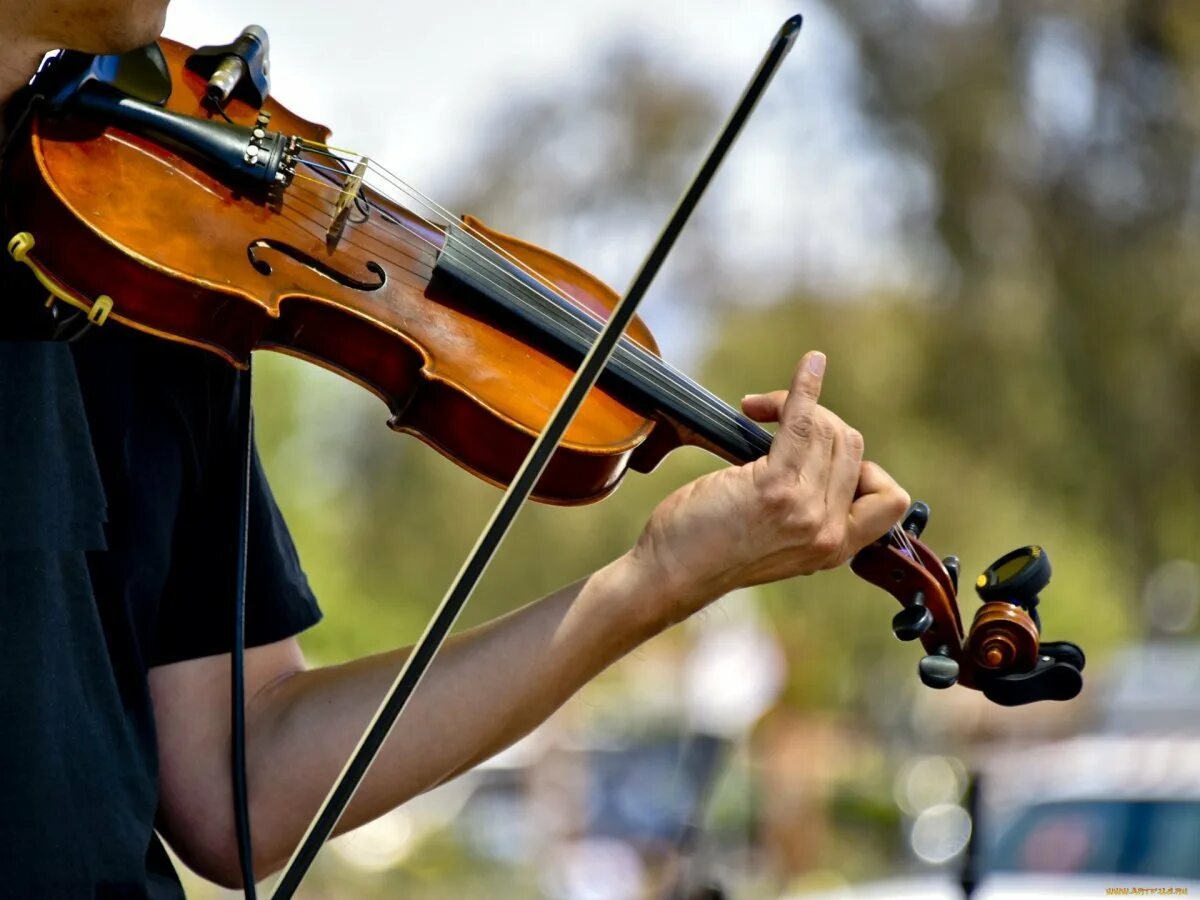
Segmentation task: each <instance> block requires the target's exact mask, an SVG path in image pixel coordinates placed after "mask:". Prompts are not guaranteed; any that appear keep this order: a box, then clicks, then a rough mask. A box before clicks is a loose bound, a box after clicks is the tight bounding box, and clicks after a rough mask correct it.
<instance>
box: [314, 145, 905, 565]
mask: <svg viewBox="0 0 1200 900" xmlns="http://www.w3.org/2000/svg"><path fill="white" fill-rule="evenodd" d="M305 149H308V150H310V151H312V152H314V153H317V154H319V155H323V156H326V157H329V158H331V159H336V160H338V161H339V163H341V164H342V165H343V166H344V165H346V164H347V162H348V160H345V159H343V158H342V157H341V156H339V155H337V153H335V152H330V151H333V150H335V149H336V148H331V147H324V148H317V147H313V146H311V145H310V143H309V142H306V143H305ZM341 152H344V153H346V154H347V155H350V156H351V157H353V158H355V159H366V161H367V168H368V171H374V172H376V173H377V174H379V175H380V176H381V177H383V178H384V179H385V180H386V181H389V182H391V183H392V184H393V186H394V187H396V188H397V189H398V190H400V191H401V192H402V193H404V194H407V195H408V196H409V197H411V198H412V199H414V200H416V201H417V202H418V204H419V205H420V206H423V207H425V208H426V209H428V210H429V211H431V212H433V213H434V214H435V218H440V219H442V225H443V227H445V228H448V227H449V226H450V225H451V224H452V223H453V224H457V225H459V227H462V228H463V229H464V230H465V231H467V232H468V233H470V234H471V236H472V237H475V238H477V239H478V240H480V241H482V242H484V243H485V245H486V246H487V247H488V248H489V249H492V250H493V252H496V253H498V254H500V255H502V256H503V257H504V258H506V259H507V260H508V261H509V262H510V263H512V264H514V265H516V266H518V267H520V269H521V270H522V271H524V272H526V273H527V274H529V275H530V276H531V277H533V278H535V279H537V281H538V282H539V283H541V284H543V285H544V286H545V287H546V288H548V289H549V290H551V291H553V292H554V293H555V294H556V295H557V296H558V297H559V298H560V299H561V300H563V301H565V302H566V303H567V304H568V305H569V311H570V312H572V313H575V314H576V315H577V318H578V320H579V323H580V324H583V325H585V327H595V326H601V327H602V324H603V323H601V322H599V321H598V320H593V321H588V320H589V319H591V318H592V317H591V316H590V314H588V313H587V311H582V312H583V313H584V315H583V316H578V312H580V310H579V307H578V306H577V305H576V304H575V303H574V302H573V301H571V300H570V299H569V298H568V297H566V296H565V295H564V294H563V292H562V291H561V289H560V288H559V287H558V286H557V285H556V284H555V283H554V282H553V281H551V280H550V279H549V278H547V277H545V276H543V275H542V274H541V273H539V272H537V271H536V269H534V268H533V267H531V266H528V265H527V264H526V263H524V262H523V261H522V260H520V259H518V258H516V257H514V256H513V255H512V254H510V253H508V252H507V251H505V250H504V248H502V247H500V246H499V245H497V244H496V243H495V242H494V241H493V240H491V238H489V237H488V236H487V235H485V234H482V233H481V232H479V231H478V230H477V229H475V228H473V227H472V226H471V225H469V224H468V223H466V222H465V221H463V220H461V219H459V218H458V217H455V216H453V214H452V213H450V212H449V211H448V210H446V209H445V208H444V207H442V206H441V205H440V204H438V203H436V202H435V201H433V200H431V199H430V198H428V197H427V196H425V195H424V194H423V193H421V192H420V191H418V190H416V189H415V188H413V187H412V186H411V185H408V184H407V183H406V182H404V181H403V180H402V179H400V178H399V177H397V176H395V175H394V174H393V173H391V172H389V171H388V170H387V169H386V168H385V167H383V166H381V165H379V164H378V163H376V162H375V161H373V160H371V159H369V158H365V157H360V156H358V154H353V153H351V152H350V151H341ZM304 163H305V165H306V166H308V167H310V168H312V169H315V170H318V171H320V172H322V173H328V174H330V175H335V176H339V177H342V178H346V177H348V176H349V174H350V173H349V171H348V170H347V169H346V168H333V167H330V166H322V165H320V164H318V163H314V162H313V161H312V160H304ZM296 177H302V178H304V180H305V181H308V182H311V183H313V184H315V185H317V186H318V187H319V188H321V189H322V190H330V191H337V192H339V193H340V191H341V190H342V188H341V187H340V186H339V185H337V184H336V183H334V182H333V181H331V180H322V179H317V178H312V177H306V176H300V175H298V174H297V176H296ZM364 186H366V187H368V188H370V189H372V190H376V191H378V192H379V193H380V195H381V196H384V197H388V198H389V199H391V200H392V201H393V202H395V198H394V197H390V196H389V194H388V192H387V191H383V190H379V188H378V187H377V186H373V185H370V184H367V183H366V182H364ZM366 204H367V206H368V208H369V209H373V210H374V211H375V212H376V213H377V214H378V215H379V217H380V218H381V219H383V220H384V221H386V222H390V223H391V224H393V225H395V226H398V227H399V228H400V229H401V231H402V233H403V234H402V238H403V239H404V240H405V241H406V243H407V244H409V245H410V247H415V246H418V244H417V243H416V242H421V243H424V244H427V245H428V247H429V250H423V251H419V252H420V253H421V255H424V254H426V253H429V252H430V251H432V253H433V254H436V253H437V252H439V251H440V248H439V247H438V246H437V245H436V244H435V243H434V242H433V241H432V240H430V239H429V238H428V237H426V236H424V235H421V234H419V233H418V232H416V231H415V230H414V229H413V228H412V227H411V226H410V225H409V224H408V223H406V222H403V221H402V220H400V219H398V218H397V217H396V216H395V215H393V214H392V213H391V211H390V210H387V209H385V208H383V207H381V206H379V205H378V204H377V203H374V202H372V201H371V200H370V199H369V197H368V198H366ZM399 205H400V206H401V207H404V206H405V204H399ZM353 224H355V225H356V226H357V228H358V229H362V228H364V227H366V226H372V227H376V228H379V226H378V225H376V224H375V223H373V222H371V221H370V220H369V219H364V220H362V221H356V222H354V223H353ZM387 233H388V234H389V235H391V234H393V232H387ZM413 238H416V242H414V241H413ZM372 240H375V241H376V242H378V243H380V244H382V245H383V246H385V247H389V248H391V247H392V246H393V245H391V244H390V243H388V242H386V241H383V240H382V239H380V238H372ZM360 249H364V250H365V248H360ZM464 249H466V250H467V251H468V252H470V253H472V254H473V255H474V256H475V257H476V258H477V259H478V260H479V262H480V264H481V265H485V266H488V267H490V268H491V269H492V270H494V271H495V272H496V273H497V274H500V275H504V276H507V277H508V278H509V279H511V280H512V281H514V282H515V283H517V284H520V282H518V281H516V279H515V276H513V275H512V273H510V272H508V271H507V270H506V269H504V268H503V267H501V266H499V265H497V264H496V263H495V262H494V261H492V260H490V259H488V258H487V257H486V256H484V255H483V254H482V253H480V252H478V251H476V250H475V249H474V248H472V247H469V246H468V247H465V248H464ZM393 264H394V263H393ZM414 274H415V273H414ZM488 282H489V284H491V286H493V287H495V288H496V289H498V290H502V291H504V292H505V293H506V295H507V296H509V297H510V299H513V300H515V301H518V302H519V301H521V300H522V299H523V298H522V297H521V296H520V295H518V294H516V293H514V292H512V291H510V290H507V289H506V286H505V285H502V284H499V283H496V282H495V281H492V280H491V279H488ZM522 286H523V285H522ZM625 340H626V341H627V343H629V344H631V345H634V342H632V341H628V340H627V339H625ZM655 359H657V357H655ZM663 368H664V369H666V370H669V374H673V375H678V376H679V379H680V381H681V382H682V383H681V384H680V385H679V386H680V387H683V386H684V384H685V383H686V385H688V386H692V385H694V386H695V387H696V388H700V386H699V385H696V384H695V382H693V381H692V380H691V379H688V378H687V377H686V376H684V375H683V374H682V373H679V372H678V370H674V369H673V368H672V367H670V366H669V365H666V364H663ZM687 393H692V394H694V396H693V397H692V398H690V399H696V396H695V395H698V397H699V399H700V400H701V401H702V402H705V401H707V403H706V405H707V406H709V407H710V410H711V411H712V412H714V413H716V414H718V415H720V414H722V413H724V414H726V419H727V421H734V422H737V421H738V417H737V416H736V413H734V412H733V410H732V408H731V407H729V406H728V405H727V404H725V403H724V401H721V400H720V399H719V398H717V397H716V396H715V395H712V394H710V393H709V392H708V391H705V390H703V389H701V390H699V391H695V392H692V391H688V392H687ZM705 394H707V395H708V396H704V395H705ZM685 399H687V398H685ZM764 434H766V432H764ZM768 440H769V435H768ZM768 446H769V445H768ZM765 451H766V448H764V450H763V452H764V453H765ZM888 535H889V536H890V537H891V538H892V539H893V540H894V541H895V543H897V544H898V545H899V547H900V549H901V550H902V551H903V552H904V553H905V554H906V555H907V556H909V557H910V559H911V560H912V561H913V562H914V563H916V564H917V565H919V566H920V567H921V568H923V569H924V568H926V566H925V563H924V560H923V559H922V558H921V556H920V554H918V553H917V551H916V548H915V547H914V546H913V543H912V541H911V539H910V538H909V535H908V533H907V531H905V529H904V528H903V527H901V526H900V525H899V524H898V523H897V524H895V525H893V526H892V527H891V528H890V529H889V531H888Z"/></svg>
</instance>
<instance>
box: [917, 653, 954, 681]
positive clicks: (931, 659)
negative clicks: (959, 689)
mask: <svg viewBox="0 0 1200 900" xmlns="http://www.w3.org/2000/svg"><path fill="white" fill-rule="evenodd" d="M917 674H918V675H920V676H921V682H922V683H923V684H924V685H925V686H926V687H931V688H935V689H936V690H944V689H945V688H948V687H952V686H953V685H954V684H956V683H957V682H958V661H957V660H955V659H952V658H951V656H950V648H949V647H939V648H938V650H937V652H936V653H931V654H929V655H928V656H923V657H921V661H920V662H919V663H918V664H917Z"/></svg>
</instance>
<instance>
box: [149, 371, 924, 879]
mask: <svg viewBox="0 0 1200 900" xmlns="http://www.w3.org/2000/svg"><path fill="white" fill-rule="evenodd" d="M810 363H812V364H811V365H810ZM818 363H823V359H819V360H817V359H814V358H813V357H812V356H811V355H810V357H808V358H806V360H805V363H803V364H802V365H801V366H800V367H799V368H798V369H797V373H796V376H795V379H794V381H793V384H792V388H791V390H790V391H779V392H776V393H774V394H769V395H762V396H759V397H755V398H751V399H749V400H748V401H747V402H746V403H745V407H746V410H747V412H748V413H749V414H751V415H754V416H755V417H757V418H760V419H779V421H780V430H779V433H778V435H777V436H776V439H775V441H774V444H773V446H772V448H771V452H770V454H768V456H766V457H764V458H763V459H760V460H758V461H756V462H754V463H751V464H749V465H746V466H741V467H735V468H728V469H723V470H721V471H719V472H714V473H713V474H711V475H709V476H706V477H704V478H701V479H699V480H698V481H695V482H692V483H691V484H688V485H685V486H684V487H683V488H681V489H680V490H678V491H676V492H675V493H674V494H672V495H671V496H670V497H668V498H667V499H666V500H665V501H664V502H663V503H662V504H661V505H660V506H659V508H658V509H657V510H656V511H655V513H654V515H653V516H652V517H651V520H650V522H649V523H648V524H647V526H646V529H645V531H644V533H643V535H642V538H641V539H640V540H639V542H638V544H637V546H636V547H635V548H633V549H632V550H631V551H630V552H629V553H627V554H625V555H624V556H622V557H621V558H619V559H618V560H616V561H615V562H613V563H611V564H609V565H608V566H606V567H604V568H603V569H601V570H599V571H598V572H596V573H595V574H594V575H592V576H591V577H589V578H587V579H585V580H584V581H582V582H579V583H578V584H575V585H572V586H571V587H568V588H565V589H563V590H561V591H559V592H557V593H555V594H552V595H550V596H549V597H546V598H543V599H542V600H539V601H537V602H535V603H532V604H530V605H528V606H526V607H524V608H522V609H520V610H517V611H516V612H514V613H511V614H509V615H507V616H504V617H502V618H500V619H497V620H495V621H493V622H491V623H489V624H487V625H484V626H482V627H480V628H477V629H474V630H472V631H469V632H467V633H465V634H463V635H460V636H458V637H456V638H454V639H453V640H452V641H451V642H450V643H449V644H448V646H447V647H446V649H445V651H444V652H443V653H442V654H441V655H439V657H438V659H437V661H436V662H435V663H434V665H433V666H432V667H431V668H430V671H429V673H428V674H427V676H426V678H425V681H424V683H423V684H422V685H421V687H420V689H418V691H417V692H416V694H415V695H414V697H413V700H412V702H411V704H410V707H409V710H408V711H407V712H406V714H405V716H404V717H403V718H402V719H401V721H400V724H399V726H398V727H397V729H396V731H395V732H394V733H393V734H392V735H391V737H390V738H389V739H388V741H387V742H386V743H385V745H384V749H383V752H382V754H381V755H380V757H379V759H378V760H377V762H376V763H375V765H374V767H373V768H372V769H371V772H370V773H369V775H368V776H367V778H366V779H365V781H364V783H363V785H362V788H361V789H360V791H359V792H358V795H357V796H356V797H355V800H354V802H353V803H352V804H351V806H350V808H349V810H348V811H347V814H346V816H345V817H344V818H343V821H342V823H341V827H342V828H349V827H353V826H354V825H357V824H361V823H362V822H365V821H367V820H369V819H371V818H373V817H375V816H377V815H379V814H381V813H383V812H385V811H387V810H388V809H391V808H392V807H395V806H397V805H399V804H401V803H403V802H404V801H405V800H407V799H409V798H411V797H413V796H415V795H416V794H418V793H420V792H422V791H425V790H427V789H429V788H431V787H433V786H435V785H437V784H439V783H441V782H442V781H444V780H446V779H447V778H449V777H452V776H453V775H455V774H457V773H459V772H461V771H464V770H465V769H467V768H470V767H471V766H472V765H474V764H476V763H478V762H480V761H481V760H483V759H485V758H487V757H488V756H490V755H492V754H493V753H495V752H497V751H499V750H500V749H502V748H504V747H505V746H507V745H509V744H511V743H512V742H513V741H515V740H517V739H518V738H519V737H521V736H522V735H524V734H526V733H527V732H529V731H530V730H532V729H533V728H534V727H535V726H536V725H538V724H539V723H540V722H542V721H543V720H544V719H546V717H548V716H549V715H550V714H551V713H552V712H553V711H554V710H555V709H557V708H558V707H559V706H560V705H561V704H562V703H563V702H564V701H565V700H567V699H568V698H569V697H570V696H571V695H572V694H574V693H575V692H576V691H577V690H578V689H579V688H580V687H582V686H583V685H584V684H585V683H586V682H588V681H589V680H591V679H592V678H593V677H595V676H596V675H597V674H598V673H600V672H601V671H602V670H603V669H605V668H606V667H607V666H609V665H610V664H612V663H613V662H614V661H616V660H617V659H619V658H620V657H621V656H623V655H624V654H625V653H627V652H629V651H630V650H631V649H633V648H634V647H636V646H637V645H638V644H640V643H642V642H643V641H645V640H647V639H648V638H649V637H651V636H652V635H654V634H656V633H657V632H659V631H661V630H663V629H664V628H666V627H668V626H669V625H671V624H672V623H674V622H677V621H679V620H681V619H683V618H686V617H687V616H689V615H691V614H692V613H693V612H695V611H696V610H698V609H701V608H702V607H704V606H705V605H706V604H707V603H709V602H710V601H712V600H713V599H715V598H716V597H718V596H720V595H721V594H723V593H726V592H727V591H729V590H731V589H733V588H736V587H739V586H742V585H749V584H757V583H761V582H764V581H773V580H777V579H781V578H786V577H789V576H791V575H795V574H801V573H805V574H807V573H811V572H815V571H817V570H820V569H825V568H832V567H833V566H837V565H840V564H841V563H843V562H845V561H846V560H847V559H849V557H850V556H851V555H852V554H853V553H854V552H856V551H857V550H858V549H860V548H861V547H863V546H865V545H866V544H867V543H869V542H870V541H872V540H874V539H875V538H877V537H878V536H879V535H881V534H883V533H884V532H885V531H886V530H887V529H888V528H889V527H890V526H891V525H892V524H894V523H895V522H896V521H897V519H898V518H899V517H900V515H902V513H903V511H904V509H905V507H906V506H907V503H908V498H907V496H906V495H905V494H904V492H903V491H902V490H901V489H900V488H899V487H898V486H897V485H896V483H895V482H894V481H892V480H891V478H890V477H889V476H888V475H887V474H886V473H885V472H883V470H882V469H880V468H879V467H878V466H874V465H873V464H871V463H864V462H863V461H862V452H863V445H862V439H861V436H859V435H858V433H857V432H856V431H854V430H853V429H851V428H849V427H847V426H846V425H845V423H843V422H842V421H841V420H840V419H838V418H837V417H836V416H834V415H833V414H832V413H830V412H828V411H827V410H824V409H822V408H821V407H819V406H817V398H818V395H819V391H820V383H821V370H822V365H820V364H818ZM407 652H408V651H407V649H403V650H397V651H393V652H390V653H385V654H381V655H378V656H373V657H368V658H365V659H359V660H354V661H352V662H349V663H346V664H345V665H341V666H335V667H330V668H325V669H316V670H311V671H306V670H305V669H304V665H303V660H302V658H301V656H300V653H299V649H298V647H297V645H296V643H295V642H294V641H283V642H280V643H278V644H274V645H271V646H269V647H263V648H258V649H256V650H253V651H251V652H250V653H249V654H247V685H248V696H249V697H250V700H249V702H248V706H247V709H248V729H249V740H248V755H249V766H250V771H249V781H250V790H251V820H252V824H253V831H254V845H255V851H256V860H255V862H256V871H258V872H260V873H263V874H265V873H266V872H268V871H270V870H272V869H274V868H276V867H278V866H279V865H281V864H282V863H283V862H284V861H286V858H287V856H288V855H289V854H290V853H291V851H292V849H293V847H294V846H295V845H296V843H297V842H298V841H299V839H300V836H301V835H302V833H303V830H304V828H305V826H306V825H307V823H308V821H309V819H310V818H311V817H312V815H313V814H314V812H315V811H316V809H317V807H318V806H319V804H320V801H321V800H322V799H323V797H324V796H325V793H326V792H327V791H328V789H329V787H330V785H331V784H332V782H333V780H334V778H335V776H336V775H337V773H338V772H339V771H340V770H341V768H342V766H343V764H344V763H345V760H346V758H347V757H348V756H349V754H350V751H351V750H352V748H353V747H354V745H355V743H356V741H357V739H358V736H359V734H360V733H361V732H362V730H363V728H364V727H365V725H366V723H367V722H368V721H369V719H370V716H371V714H372V713H373V711H374V709H375V707H376V705H377V704H378V703H379V701H380V699H381V698H382V695H383V693H384V691H385V690H386V688H387V686H388V685H389V684H390V683H391V681H392V679H393V678H394V676H395V674H396V672H397V670H398V669H399V666H400V664H401V662H402V661H403V659H404V657H405V654H406V653H407ZM228 678H229V659H228V657H227V656H221V657H210V658H207V659H201V660H193V661H190V662H185V663H178V664H175V665H171V666H164V667H161V668H159V669H156V670H154V671H153V672H152V673H151V688H152V691H153V695H154V703H155V716H156V721H157V725H158V730H159V745H160V758H161V769H162V801H161V803H162V821H163V827H164V830H165V832H166V833H167V836H168V838H169V839H170V840H171V841H172V843H173V845H174V846H175V847H176V849H177V850H178V852H179V853H180V855H181V856H182V857H183V858H184V859H185V860H186V861H187V862H188V863H189V864H190V865H192V866H193V867H195V868H196V869H197V870H198V871H199V872H200V873H201V874H203V875H206V876H207V877H209V878H212V879H214V880H217V881H220V882H222V883H224V884H235V883H236V882H237V881H238V877H239V874H238V871H237V868H238V867H237V861H236V860H237V857H236V852H235V847H234V839H233V835H234V830H233V826H232V813H231V809H230V806H231V804H230V800H229V798H230V789H229V783H230V776H229V772H228V768H229V767H228V758H229V753H228V749H229V731H228V724H227V722H228V714H227V709H228Z"/></svg>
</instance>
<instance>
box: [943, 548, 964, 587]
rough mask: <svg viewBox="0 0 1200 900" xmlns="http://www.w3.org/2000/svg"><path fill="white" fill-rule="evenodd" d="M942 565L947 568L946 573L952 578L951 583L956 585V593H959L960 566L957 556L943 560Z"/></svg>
mask: <svg viewBox="0 0 1200 900" xmlns="http://www.w3.org/2000/svg"><path fill="white" fill-rule="evenodd" d="M942 565H943V566H945V567H946V573H947V574H948V575H949V576H950V583H951V584H952V585H954V593H956V594H957V593H958V572H959V568H960V566H959V564H958V557H957V556H947V557H946V558H945V559H943V560H942Z"/></svg>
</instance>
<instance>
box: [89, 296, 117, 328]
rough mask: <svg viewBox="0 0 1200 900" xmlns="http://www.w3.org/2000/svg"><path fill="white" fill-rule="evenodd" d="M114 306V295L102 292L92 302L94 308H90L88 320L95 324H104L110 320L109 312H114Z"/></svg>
mask: <svg viewBox="0 0 1200 900" xmlns="http://www.w3.org/2000/svg"><path fill="white" fill-rule="evenodd" d="M112 306H113V304H112V297H110V296H108V294H101V295H100V296H99V297H97V298H96V302H95V303H93V304H92V308H91V309H89V310H88V321H89V322H91V323H92V324H93V325H103V324H104V323H105V322H107V321H108V314H109V313H110V312H112Z"/></svg>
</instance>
